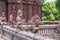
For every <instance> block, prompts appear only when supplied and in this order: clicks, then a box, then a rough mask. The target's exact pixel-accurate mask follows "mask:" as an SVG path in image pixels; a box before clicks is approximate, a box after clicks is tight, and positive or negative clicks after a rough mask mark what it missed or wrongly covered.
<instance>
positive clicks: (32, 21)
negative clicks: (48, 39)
mask: <svg viewBox="0 0 60 40" xmlns="http://www.w3.org/2000/svg"><path fill="white" fill-rule="evenodd" d="M29 22H30V23H34V24H39V23H40V17H39V16H38V15H37V14H36V15H34V16H33V17H32V18H31V20H29Z"/></svg>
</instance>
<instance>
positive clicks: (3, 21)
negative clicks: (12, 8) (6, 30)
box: [0, 12, 6, 24]
mask: <svg viewBox="0 0 60 40" xmlns="http://www.w3.org/2000/svg"><path fill="white" fill-rule="evenodd" d="M0 23H1V24H6V17H5V13H4V12H3V13H2V15H1V16H0Z"/></svg>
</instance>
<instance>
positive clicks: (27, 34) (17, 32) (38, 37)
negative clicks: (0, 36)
mask: <svg viewBox="0 0 60 40" xmlns="http://www.w3.org/2000/svg"><path fill="white" fill-rule="evenodd" d="M2 30H5V31H7V32H9V33H12V34H13V35H14V33H15V35H17V36H19V35H22V36H25V37H27V38H31V39H32V40H54V39H50V38H48V37H43V36H41V35H38V34H33V33H31V32H26V31H21V30H17V29H15V28H12V27H10V26H6V25H3V26H2ZM22 36H20V37H22Z"/></svg>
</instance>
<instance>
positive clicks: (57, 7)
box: [41, 0, 60, 21]
mask: <svg viewBox="0 0 60 40" xmlns="http://www.w3.org/2000/svg"><path fill="white" fill-rule="evenodd" d="M41 3H42V21H59V20H60V0H41Z"/></svg>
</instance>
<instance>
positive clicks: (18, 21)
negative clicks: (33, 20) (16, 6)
mask: <svg viewBox="0 0 60 40" xmlns="http://www.w3.org/2000/svg"><path fill="white" fill-rule="evenodd" d="M22 16H23V13H22V11H21V10H18V13H17V18H16V21H17V24H22V23H24V22H25V19H23V18H22Z"/></svg>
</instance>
